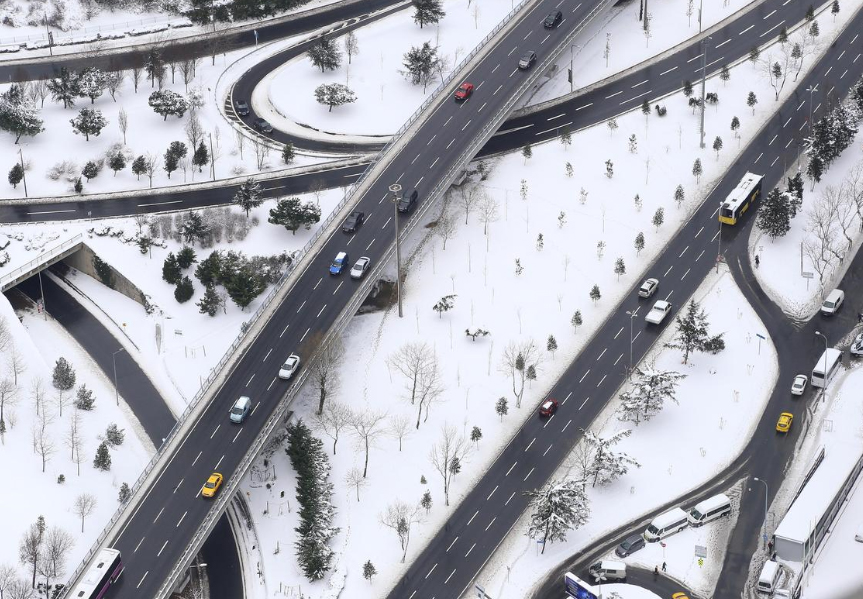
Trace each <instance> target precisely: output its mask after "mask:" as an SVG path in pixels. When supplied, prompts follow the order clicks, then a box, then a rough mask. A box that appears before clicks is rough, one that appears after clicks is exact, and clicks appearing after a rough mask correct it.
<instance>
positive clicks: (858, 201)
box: [842, 162, 863, 231]
mask: <svg viewBox="0 0 863 599" xmlns="http://www.w3.org/2000/svg"><path fill="white" fill-rule="evenodd" d="M842 186H843V188H844V189H845V193H847V194H848V197H849V198H850V200H851V202H852V203H853V205H854V210H855V212H856V213H857V219H858V221H859V223H860V230H861V231H863V162H858V163H857V164H855V165H854V166H853V167H851V169H849V170H848V174H847V175H846V176H845V179H844V181H843V182H842Z"/></svg>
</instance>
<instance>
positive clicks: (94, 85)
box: [78, 67, 108, 104]
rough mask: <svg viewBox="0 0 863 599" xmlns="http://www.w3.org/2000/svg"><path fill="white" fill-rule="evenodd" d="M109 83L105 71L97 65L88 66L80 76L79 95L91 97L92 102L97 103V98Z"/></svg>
mask: <svg viewBox="0 0 863 599" xmlns="http://www.w3.org/2000/svg"><path fill="white" fill-rule="evenodd" d="M107 83H108V82H107V79H106V77H105V73H103V72H102V71H100V70H99V69H98V68H96V67H87V68H86V69H84V70H83V71H82V72H81V74H80V75H79V76H78V95H79V96H81V97H82V98H85V97H86V98H90V104H95V103H96V98H98V97H99V96H101V95H102V92H104V91H105V87H106V85H107Z"/></svg>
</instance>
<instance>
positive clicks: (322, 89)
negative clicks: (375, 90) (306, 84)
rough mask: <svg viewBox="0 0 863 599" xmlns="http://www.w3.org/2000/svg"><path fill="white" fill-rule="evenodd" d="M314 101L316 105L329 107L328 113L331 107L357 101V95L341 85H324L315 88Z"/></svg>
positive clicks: (331, 109)
mask: <svg viewBox="0 0 863 599" xmlns="http://www.w3.org/2000/svg"><path fill="white" fill-rule="evenodd" d="M315 99H316V100H317V101H318V104H323V105H324V106H329V107H330V109H329V112H332V111H333V106H344V105H345V104H352V103H353V102H356V101H357V95H356V94H355V93H354V92H353V91H352V90H351V89H350V88H349V87H348V86H347V85H343V84H341V83H324V84H322V85H319V86H318V87H316V88H315Z"/></svg>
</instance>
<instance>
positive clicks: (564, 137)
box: [560, 125, 572, 164]
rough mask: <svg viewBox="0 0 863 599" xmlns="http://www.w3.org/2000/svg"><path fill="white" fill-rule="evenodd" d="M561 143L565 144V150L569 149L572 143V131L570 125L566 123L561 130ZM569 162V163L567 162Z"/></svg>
mask: <svg viewBox="0 0 863 599" xmlns="http://www.w3.org/2000/svg"><path fill="white" fill-rule="evenodd" d="M560 143H561V144H562V145H563V149H564V151H566V150H568V149H569V146H570V145H572V131H570V129H569V125H566V126H565V127H564V128H563V129H562V130H561V132H560ZM567 164H569V163H568V162H567Z"/></svg>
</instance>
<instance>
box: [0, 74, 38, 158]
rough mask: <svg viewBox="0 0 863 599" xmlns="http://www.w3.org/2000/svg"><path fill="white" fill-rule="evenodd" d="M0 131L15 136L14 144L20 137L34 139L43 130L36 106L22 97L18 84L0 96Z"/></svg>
mask: <svg viewBox="0 0 863 599" xmlns="http://www.w3.org/2000/svg"><path fill="white" fill-rule="evenodd" d="M0 130H3V131H8V132H9V133H11V134H12V135H14V136H15V143H16V144H17V143H18V141H19V140H20V139H21V137H22V136H27V137H34V136H36V135H38V134H39V133H41V132H42V131H44V130H45V128H44V127H43V126H42V119H40V118H39V110H38V109H37V108H36V105H35V104H34V103H33V102H32V101H31V100H29V99H27V98H25V97H24V93H23V91H21V88H20V86H19V85H18V84H15V83H13V84H12V86H11V87H10V89H9V90H7V91H6V92H4V93H3V94H0Z"/></svg>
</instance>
